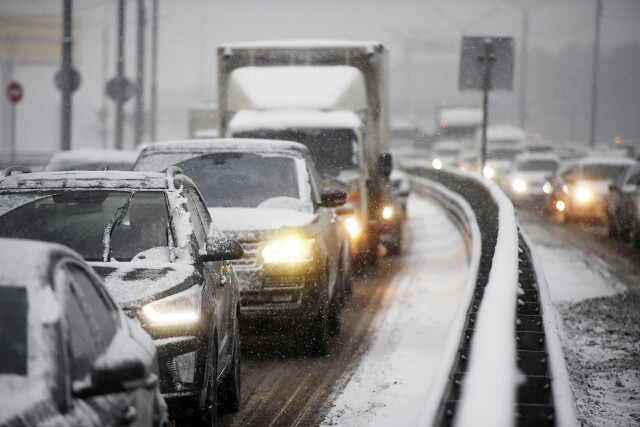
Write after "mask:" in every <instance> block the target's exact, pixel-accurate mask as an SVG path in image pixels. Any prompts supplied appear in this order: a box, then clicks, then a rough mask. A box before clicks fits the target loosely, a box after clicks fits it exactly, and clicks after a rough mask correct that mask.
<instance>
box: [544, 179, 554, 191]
mask: <svg viewBox="0 0 640 427" xmlns="http://www.w3.org/2000/svg"><path fill="white" fill-rule="evenodd" d="M542 191H544V194H551V192H552V191H553V186H552V185H551V184H550V183H549V181H547V182H545V183H544V185H543V186H542Z"/></svg>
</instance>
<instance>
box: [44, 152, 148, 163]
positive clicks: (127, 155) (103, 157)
mask: <svg viewBox="0 0 640 427" xmlns="http://www.w3.org/2000/svg"><path fill="white" fill-rule="evenodd" d="M136 156H137V153H136V152H135V151H123V150H102V149H82V150H69V151H58V152H57V153H54V154H53V155H52V156H51V161H53V160H77V161H85V160H86V161H95V160H100V161H105V162H135V160H136Z"/></svg>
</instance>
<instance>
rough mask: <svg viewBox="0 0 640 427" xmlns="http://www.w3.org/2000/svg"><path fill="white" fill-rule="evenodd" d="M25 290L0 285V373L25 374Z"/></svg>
mask: <svg viewBox="0 0 640 427" xmlns="http://www.w3.org/2000/svg"><path fill="white" fill-rule="evenodd" d="M27 314H28V301H27V290H26V289H25V288H19V287H15V286H0V374H14V375H27V357H28V353H27V351H28V348H27V333H28V330H27V329H28V328H27Z"/></svg>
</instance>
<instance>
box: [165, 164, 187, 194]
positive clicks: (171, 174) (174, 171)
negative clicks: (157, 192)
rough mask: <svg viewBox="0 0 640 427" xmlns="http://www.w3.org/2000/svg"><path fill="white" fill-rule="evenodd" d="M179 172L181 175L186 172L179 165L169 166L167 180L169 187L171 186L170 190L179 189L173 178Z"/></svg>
mask: <svg viewBox="0 0 640 427" xmlns="http://www.w3.org/2000/svg"><path fill="white" fill-rule="evenodd" d="M178 174H180V175H183V174H184V172H182V169H180V168H179V167H177V166H169V167H168V168H167V182H168V187H169V189H170V190H171V189H176V190H177V188H176V185H175V183H174V182H173V179H174V178H175V176H176V175H178Z"/></svg>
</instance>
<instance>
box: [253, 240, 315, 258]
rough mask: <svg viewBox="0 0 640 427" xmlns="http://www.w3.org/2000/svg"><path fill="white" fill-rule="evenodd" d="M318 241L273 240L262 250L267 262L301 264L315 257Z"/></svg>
mask: <svg viewBox="0 0 640 427" xmlns="http://www.w3.org/2000/svg"><path fill="white" fill-rule="evenodd" d="M315 243H316V239H307V238H304V237H286V238H281V239H278V240H272V241H270V242H269V243H267V245H266V246H265V247H264V248H263V249H262V258H263V259H264V261H265V262H267V263H271V262H274V263H275V262H301V261H309V260H310V259H311V258H312V257H313V247H314V245H315Z"/></svg>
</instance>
